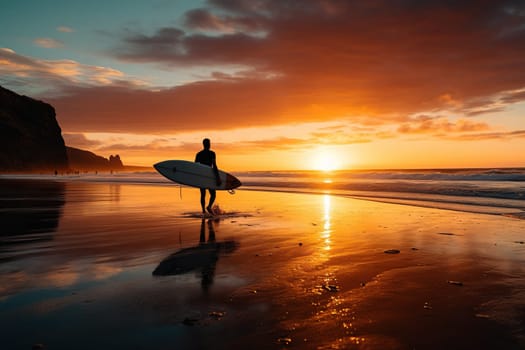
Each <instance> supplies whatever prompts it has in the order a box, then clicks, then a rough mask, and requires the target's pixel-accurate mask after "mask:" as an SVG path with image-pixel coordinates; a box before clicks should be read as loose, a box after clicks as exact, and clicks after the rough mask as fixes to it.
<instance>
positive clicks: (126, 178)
mask: <svg viewBox="0 0 525 350" xmlns="http://www.w3.org/2000/svg"><path fill="white" fill-rule="evenodd" d="M133 174H135V173H134V172H132V173H127V172H126V173H125V175H124V174H119V173H118V172H115V173H108V174H69V175H52V174H50V175H41V174H38V175H37V174H19V175H9V174H0V181H2V180H7V181H9V180H27V181H33V180H34V181H58V182H65V183H67V182H69V181H79V182H86V183H113V184H132V185H160V186H166V185H171V186H176V187H177V188H178V190H179V191H180V192H182V190H192V189H193V188H192V187H189V186H186V185H180V184H176V183H173V182H171V181H169V180H167V179H165V178H163V177H157V178H153V179H149V180H148V179H144V178H143V177H141V176H140V173H138V176H137V177H133V176H132V175H133ZM120 176H122V177H120ZM235 191H256V192H257V191H262V192H269V193H272V192H277V193H281V192H282V193H296V194H313V195H325V194H329V195H334V196H341V197H347V198H354V199H358V200H368V201H375V202H380V203H389V204H398V205H406V206H416V207H422V208H433V209H441V210H451V211H460V212H467V213H477V214H487V215H502V216H507V217H511V218H515V219H519V220H525V204H524V203H523V201H522V200H514V199H500V198H489V197H468V196H451V195H439V194H427V193H417V192H413V193H410V192H383V191H354V190H338V189H325V190H323V189H309V188H286V187H261V186H244V187H241V188H239V189H236V190H235ZM219 192H220V191H219Z"/></svg>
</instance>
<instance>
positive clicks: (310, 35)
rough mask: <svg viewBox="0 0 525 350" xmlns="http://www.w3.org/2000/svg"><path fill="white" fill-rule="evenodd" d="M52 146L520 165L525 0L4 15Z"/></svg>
mask: <svg viewBox="0 0 525 350" xmlns="http://www.w3.org/2000/svg"><path fill="white" fill-rule="evenodd" d="M0 23H1V27H2V30H1V31H0V85H2V86H4V87H6V88H8V89H11V90H13V91H15V92H17V93H20V94H24V95H28V96H31V97H35V98H37V99H41V100H43V101H45V102H48V103H50V104H52V105H53V106H54V107H55V109H56V113H57V120H58V122H59V124H60V126H61V127H62V132H63V136H64V139H65V141H66V144H67V145H69V146H72V147H77V148H82V149H86V150H90V151H92V152H95V153H97V154H99V155H102V156H105V157H109V155H110V154H119V155H120V156H121V158H122V159H123V161H124V163H125V164H129V165H151V164H153V163H155V162H158V161H160V160H165V159H188V160H193V158H194V154H195V153H196V152H197V151H199V150H200V149H201V147H202V145H201V140H202V139H203V138H204V137H209V138H210V139H211V140H212V149H214V150H215V151H216V152H217V154H218V165H219V167H220V168H225V169H226V170H229V171H240V170H285V169H290V170H292V169H322V168H325V169H328V168H338V169H345V168H349V169H354V168H442V167H515V166H520V167H524V166H525V2H524V1H505V0H497V1H424V0H423V1H414V0H405V1H402V0H400V1H395V0H394V1H391V0H373V1H340V0H333V1H332V0H304V1H300V0H296V1H291V0H290V1H289V0H275V1H268V0H253V1H250V0H210V1H195V0H191V1H175V0H173V1H170V0H151V1H138V0H111V1H108V0H104V1H101V0H90V1H77V0H46V1H40V0H32V1H31V0H29V1H2V5H1V10H0Z"/></svg>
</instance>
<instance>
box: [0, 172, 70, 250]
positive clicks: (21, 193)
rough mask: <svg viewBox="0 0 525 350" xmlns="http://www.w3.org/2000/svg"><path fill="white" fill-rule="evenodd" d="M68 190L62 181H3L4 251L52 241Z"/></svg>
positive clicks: (0, 244)
mask: <svg viewBox="0 0 525 350" xmlns="http://www.w3.org/2000/svg"><path fill="white" fill-rule="evenodd" d="M64 192H65V184H64V183H60V182H52V181H24V180H0V208H1V210H0V222H1V223H2V230H1V233H0V251H4V250H5V248H6V247H8V246H12V245H13V244H28V243H35V242H41V241H48V240H51V239H52V238H53V234H54V232H55V231H56V229H57V227H58V223H59V220H60V217H61V216H62V208H63V206H64V203H65V200H64ZM4 258H5V257H3V256H2V259H0V260H4Z"/></svg>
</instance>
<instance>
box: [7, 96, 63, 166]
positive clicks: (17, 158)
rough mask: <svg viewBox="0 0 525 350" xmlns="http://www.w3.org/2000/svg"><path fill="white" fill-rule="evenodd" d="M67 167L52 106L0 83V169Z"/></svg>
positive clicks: (60, 133)
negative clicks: (17, 92)
mask: <svg viewBox="0 0 525 350" xmlns="http://www.w3.org/2000/svg"><path fill="white" fill-rule="evenodd" d="M67 167H68V159H67V152H66V146H65V144H64V139H63V138H62V131H61V129H60V126H59V125H58V123H57V120H56V117H55V109H54V108H53V107H52V106H51V105H49V104H47V103H44V102H41V101H37V100H34V99H32V98H30V97H27V96H21V95H18V94H16V93H14V92H12V91H10V90H7V89H4V88H3V87H1V86H0V170H2V171H21V170H24V171H27V170H43V169H65V168H67Z"/></svg>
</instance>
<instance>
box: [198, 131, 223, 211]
mask: <svg viewBox="0 0 525 350" xmlns="http://www.w3.org/2000/svg"><path fill="white" fill-rule="evenodd" d="M202 145H203V147H204V149H203V150H201V151H200V152H198V153H197V155H196V156H195V163H201V164H204V165H207V166H210V167H212V169H213V173H214V174H215V179H216V181H217V186H220V185H221V183H222V181H221V179H220V177H219V169H218V168H217V160H216V156H215V152H213V151H212V150H210V147H211V142H210V139H208V138H206V139H204V140H202ZM200 191H201V208H202V212H203V213H206V210H207V211H208V212H209V213H210V214H211V215H213V209H212V205H213V202H215V197H216V191H215V190H214V189H211V188H208V191H209V192H210V202H209V203H208V206H207V207H205V205H206V188H200Z"/></svg>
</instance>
